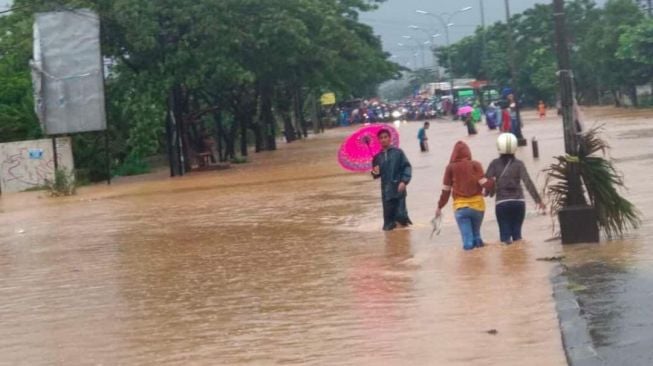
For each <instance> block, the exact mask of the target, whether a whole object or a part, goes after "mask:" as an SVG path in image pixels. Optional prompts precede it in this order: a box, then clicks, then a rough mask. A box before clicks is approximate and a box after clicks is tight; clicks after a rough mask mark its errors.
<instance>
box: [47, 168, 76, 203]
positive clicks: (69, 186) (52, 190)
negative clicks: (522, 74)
mask: <svg viewBox="0 0 653 366" xmlns="http://www.w3.org/2000/svg"><path fill="white" fill-rule="evenodd" d="M45 189H46V190H47V191H48V193H49V194H50V196H52V197H61V196H72V195H74V194H75V193H76V190H77V185H76V184H75V172H69V171H68V170H67V169H65V168H62V169H57V170H55V172H54V181H51V180H49V179H46V180H45Z"/></svg>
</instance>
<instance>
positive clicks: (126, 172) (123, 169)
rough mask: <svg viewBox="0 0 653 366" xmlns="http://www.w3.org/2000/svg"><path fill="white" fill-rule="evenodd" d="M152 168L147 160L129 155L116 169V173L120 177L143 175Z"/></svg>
mask: <svg viewBox="0 0 653 366" xmlns="http://www.w3.org/2000/svg"><path fill="white" fill-rule="evenodd" d="M151 170H152V168H151V167H150V164H148V163H147V162H146V161H144V160H141V159H138V158H134V157H129V158H127V160H125V161H123V162H122V164H120V166H118V168H117V169H116V170H115V171H114V175H116V176H118V177H129V176H132V175H141V174H146V173H149V172H150V171H151Z"/></svg>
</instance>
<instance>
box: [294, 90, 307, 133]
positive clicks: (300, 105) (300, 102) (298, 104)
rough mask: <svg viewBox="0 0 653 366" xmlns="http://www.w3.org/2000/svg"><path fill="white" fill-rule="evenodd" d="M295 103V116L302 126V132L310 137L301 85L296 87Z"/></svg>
mask: <svg viewBox="0 0 653 366" xmlns="http://www.w3.org/2000/svg"><path fill="white" fill-rule="evenodd" d="M294 102H295V103H294V104H295V108H294V111H295V116H296V118H297V120H298V122H299V125H300V126H301V131H302V134H303V135H304V138H307V137H308V127H307V125H306V118H305V117H304V98H303V95H302V88H301V87H299V86H298V87H296V88H295V98H294Z"/></svg>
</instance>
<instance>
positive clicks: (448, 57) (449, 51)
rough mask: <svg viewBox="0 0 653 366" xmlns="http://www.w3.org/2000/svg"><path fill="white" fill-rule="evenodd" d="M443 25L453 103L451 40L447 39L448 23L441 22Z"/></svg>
mask: <svg viewBox="0 0 653 366" xmlns="http://www.w3.org/2000/svg"><path fill="white" fill-rule="evenodd" d="M442 23H443V24H442V25H443V26H444V36H445V38H446V41H447V50H448V52H447V63H448V64H449V83H450V84H451V85H450V87H451V89H450V91H451V102H452V103H453V62H452V61H451V40H450V39H449V23H446V24H445V23H444V22H442Z"/></svg>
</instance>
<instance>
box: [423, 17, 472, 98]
mask: <svg viewBox="0 0 653 366" xmlns="http://www.w3.org/2000/svg"><path fill="white" fill-rule="evenodd" d="M471 9H472V7H471V6H468V7H465V8H462V9H460V10H457V11H454V12H453V13H451V14H450V13H440V14H436V13H431V12H428V11H425V10H416V12H417V13H418V14H422V15H428V16H430V17H433V18H435V19H437V20H438V21H439V22H440V23H441V24H442V28H444V36H445V41H446V42H447V48H448V49H449V47H450V46H451V38H450V37H449V28H450V27H451V26H452V25H453V23H451V20H452V19H453V17H454V16H456V15H457V14H460V13H464V12H466V11H469V10H471ZM445 16H446V17H447V19H446V20H445V19H444V17H445ZM449 51H450V50H449ZM447 63H448V64H449V80H450V81H449V83H450V84H451V98H452V100H453V93H454V88H453V87H454V85H453V84H454V77H453V62H452V61H451V52H448V53H447Z"/></svg>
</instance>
